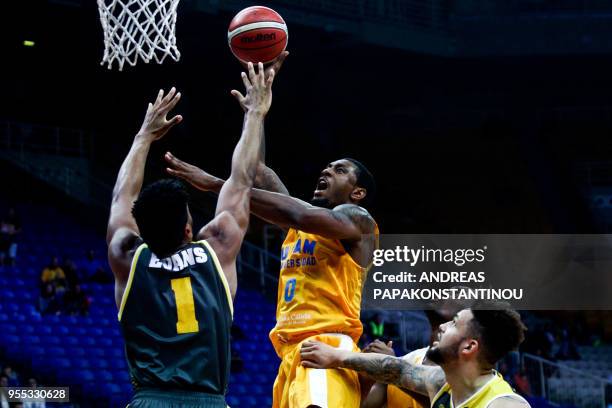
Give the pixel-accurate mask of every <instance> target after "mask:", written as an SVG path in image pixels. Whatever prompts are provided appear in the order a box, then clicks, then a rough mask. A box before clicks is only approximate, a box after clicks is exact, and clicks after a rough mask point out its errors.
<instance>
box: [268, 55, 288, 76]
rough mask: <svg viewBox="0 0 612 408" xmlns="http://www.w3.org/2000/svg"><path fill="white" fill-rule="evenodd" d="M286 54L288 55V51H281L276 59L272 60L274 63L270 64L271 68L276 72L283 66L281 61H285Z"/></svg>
mask: <svg viewBox="0 0 612 408" xmlns="http://www.w3.org/2000/svg"><path fill="white" fill-rule="evenodd" d="M287 55H289V51H283V52H281V54H280V55H279V56H278V58H276V61H274V64H272V69H273V70H275V71H277V72H278V70H279V69H281V67H282V66H283V62H285V58H287Z"/></svg>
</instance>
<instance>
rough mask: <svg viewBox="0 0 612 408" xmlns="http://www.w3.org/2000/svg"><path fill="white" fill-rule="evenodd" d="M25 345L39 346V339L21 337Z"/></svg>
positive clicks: (35, 337) (29, 336)
mask: <svg viewBox="0 0 612 408" xmlns="http://www.w3.org/2000/svg"><path fill="white" fill-rule="evenodd" d="M22 339H23V342H24V343H25V344H40V337H38V336H33V335H26V336H23V337H22Z"/></svg>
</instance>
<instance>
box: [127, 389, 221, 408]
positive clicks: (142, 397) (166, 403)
mask: <svg viewBox="0 0 612 408" xmlns="http://www.w3.org/2000/svg"><path fill="white" fill-rule="evenodd" d="M128 407H129V408H227V403H226V402H225V397H224V396H223V395H215V394H206V393H204V392H194V391H180V390H163V389H159V388H139V389H138V390H136V391H135V392H134V397H133V398H132V402H130V403H129V405H128Z"/></svg>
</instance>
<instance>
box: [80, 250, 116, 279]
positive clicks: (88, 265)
mask: <svg viewBox="0 0 612 408" xmlns="http://www.w3.org/2000/svg"><path fill="white" fill-rule="evenodd" d="M104 265H105V263H104V262H102V261H101V260H100V259H98V258H96V253H95V251H94V250H93V249H90V250H89V251H87V254H86V256H85V260H84V262H83V265H82V269H83V272H82V278H83V280H84V281H90V282H98V283H110V282H112V277H111V275H110V273H107V271H106V270H105V269H104Z"/></svg>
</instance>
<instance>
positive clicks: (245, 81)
mask: <svg viewBox="0 0 612 408" xmlns="http://www.w3.org/2000/svg"><path fill="white" fill-rule="evenodd" d="M249 64H250V63H249ZM240 77H241V78H242V83H243V84H244V87H245V88H246V90H247V91H248V90H249V89H251V86H252V85H251V81H249V77H248V76H247V74H246V72H241V73H240Z"/></svg>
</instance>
